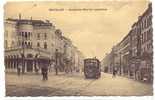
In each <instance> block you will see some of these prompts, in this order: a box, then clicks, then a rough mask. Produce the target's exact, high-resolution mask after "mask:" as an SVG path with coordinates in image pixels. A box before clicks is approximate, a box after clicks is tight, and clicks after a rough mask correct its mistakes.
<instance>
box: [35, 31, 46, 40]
mask: <svg viewBox="0 0 155 100" xmlns="http://www.w3.org/2000/svg"><path fill="white" fill-rule="evenodd" d="M42 35H43V36H42ZM41 37H43V38H44V39H45V40H46V39H47V33H37V39H38V40H40V39H41Z"/></svg>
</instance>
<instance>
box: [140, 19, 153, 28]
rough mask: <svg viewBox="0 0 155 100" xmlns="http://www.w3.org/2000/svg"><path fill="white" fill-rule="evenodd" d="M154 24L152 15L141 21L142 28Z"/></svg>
mask: <svg viewBox="0 0 155 100" xmlns="http://www.w3.org/2000/svg"><path fill="white" fill-rule="evenodd" d="M150 25H152V16H149V17H146V18H145V19H144V20H143V21H141V28H142V29H145V28H147V27H149V26H150Z"/></svg>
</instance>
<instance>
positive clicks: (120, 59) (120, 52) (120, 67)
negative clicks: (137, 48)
mask: <svg viewBox="0 0 155 100" xmlns="http://www.w3.org/2000/svg"><path fill="white" fill-rule="evenodd" d="M121 55H122V53H121V52H120V75H121V74H122V72H121V70H122V61H121V60H122V59H121Z"/></svg>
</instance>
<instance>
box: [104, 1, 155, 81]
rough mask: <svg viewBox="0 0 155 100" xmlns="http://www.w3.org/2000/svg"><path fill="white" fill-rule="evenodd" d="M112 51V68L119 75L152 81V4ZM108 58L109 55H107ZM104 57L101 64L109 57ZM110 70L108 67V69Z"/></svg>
mask: <svg viewBox="0 0 155 100" xmlns="http://www.w3.org/2000/svg"><path fill="white" fill-rule="evenodd" d="M112 51H113V53H112V54H113V56H112V57H113V59H114V60H112V59H111V61H113V62H112V63H113V67H117V69H118V72H119V73H120V74H122V73H123V74H125V75H128V76H129V77H130V78H133V79H136V80H145V81H149V82H151V81H152V80H153V28H152V4H151V3H150V4H149V6H148V8H147V9H146V11H145V12H144V13H143V14H142V16H139V17H138V21H137V22H135V23H134V24H133V25H132V28H131V30H130V31H129V33H128V34H127V35H126V36H125V37H124V38H123V40H122V41H121V42H119V43H118V44H117V45H115V46H114V47H113V49H112ZM108 56H109V55H108ZM108 56H106V57H105V58H104V59H103V62H106V64H108V63H107V62H109V61H107V60H108V59H109V57H108ZM108 65H109V64H108ZM109 68H110V67H109Z"/></svg>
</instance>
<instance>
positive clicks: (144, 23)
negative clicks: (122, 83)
mask: <svg viewBox="0 0 155 100" xmlns="http://www.w3.org/2000/svg"><path fill="white" fill-rule="evenodd" d="M139 23H140V31H141V32H140V38H141V53H140V54H141V66H140V74H141V75H140V76H141V77H140V79H141V80H145V79H147V80H148V81H152V80H153V28H152V4H151V3H150V4H149V6H148V9H147V10H146V11H145V12H144V13H143V14H142V16H141V17H140V19H139Z"/></svg>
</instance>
